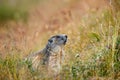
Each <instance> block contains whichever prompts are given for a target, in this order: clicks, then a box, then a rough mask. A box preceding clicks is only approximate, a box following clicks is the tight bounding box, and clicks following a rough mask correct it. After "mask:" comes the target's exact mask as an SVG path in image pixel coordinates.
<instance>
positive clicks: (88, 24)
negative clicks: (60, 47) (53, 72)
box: [0, 0, 120, 80]
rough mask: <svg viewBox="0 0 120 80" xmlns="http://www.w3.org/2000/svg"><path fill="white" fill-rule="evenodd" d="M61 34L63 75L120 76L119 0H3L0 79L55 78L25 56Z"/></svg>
mask: <svg viewBox="0 0 120 80" xmlns="http://www.w3.org/2000/svg"><path fill="white" fill-rule="evenodd" d="M56 34H67V35H68V43H67V45H66V46H65V51H66V59H65V63H64V64H63V70H62V71H61V74H60V76H61V79H62V80H119V79H120V0H0V80H52V79H51V78H49V77H45V76H44V77H43V76H40V75H42V73H41V72H42V71H35V72H33V71H32V70H31V68H30V67H31V63H28V62H23V59H24V58H25V57H26V56H27V55H29V54H31V53H33V52H35V51H37V50H40V49H42V48H44V47H45V45H46V43H47V40H48V39H49V37H51V36H53V35H56ZM46 73H47V72H46Z"/></svg>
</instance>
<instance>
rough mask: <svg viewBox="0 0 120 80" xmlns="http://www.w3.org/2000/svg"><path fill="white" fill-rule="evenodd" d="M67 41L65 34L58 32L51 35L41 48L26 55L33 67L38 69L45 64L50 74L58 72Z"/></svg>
mask: <svg viewBox="0 0 120 80" xmlns="http://www.w3.org/2000/svg"><path fill="white" fill-rule="evenodd" d="M66 42H67V35H65V34H60V35H55V36H52V37H51V38H50V39H49V40H48V43H47V45H46V47H45V48H44V49H43V50H40V51H38V52H35V53H34V54H31V55H29V56H28V57H27V60H31V62H32V67H33V69H39V68H41V67H40V66H42V65H45V66H44V68H47V70H48V72H49V73H50V74H55V75H56V74H58V73H60V70H61V64H62V62H63V60H64V50H63V48H64V46H65V44H66Z"/></svg>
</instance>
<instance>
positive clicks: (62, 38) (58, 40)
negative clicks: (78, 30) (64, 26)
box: [47, 34, 67, 49]
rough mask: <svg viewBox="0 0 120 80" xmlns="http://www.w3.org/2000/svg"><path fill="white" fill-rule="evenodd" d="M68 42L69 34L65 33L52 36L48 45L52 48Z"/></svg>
mask: <svg viewBox="0 0 120 80" xmlns="http://www.w3.org/2000/svg"><path fill="white" fill-rule="evenodd" d="M66 42H67V35H65V34H60V35H55V36H52V37H51V38H50V39H49V40H48V45H47V46H48V47H49V48H51V49H54V48H58V47H63V46H64V45H65V44H66Z"/></svg>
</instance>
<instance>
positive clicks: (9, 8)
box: [0, 0, 42, 22]
mask: <svg viewBox="0 0 120 80" xmlns="http://www.w3.org/2000/svg"><path fill="white" fill-rule="evenodd" d="M38 1H40V0H34V1H32V0H25V1H24V0H20V1H19V0H14V1H12V0H1V2H0V22H7V21H10V20H14V21H20V20H22V21H24V22H25V21H27V19H28V11H29V9H30V8H31V5H33V4H36V3H37V2H38ZM41 1H42V0H41Z"/></svg>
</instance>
